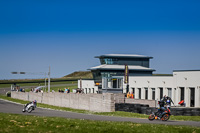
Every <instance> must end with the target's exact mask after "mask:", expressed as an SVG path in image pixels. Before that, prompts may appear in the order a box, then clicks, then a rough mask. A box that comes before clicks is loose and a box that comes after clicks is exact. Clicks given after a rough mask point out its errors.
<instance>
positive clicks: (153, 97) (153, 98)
mask: <svg viewBox="0 0 200 133" xmlns="http://www.w3.org/2000/svg"><path fill="white" fill-rule="evenodd" d="M155 96H156V95H155V88H152V100H155V99H156V97H155Z"/></svg>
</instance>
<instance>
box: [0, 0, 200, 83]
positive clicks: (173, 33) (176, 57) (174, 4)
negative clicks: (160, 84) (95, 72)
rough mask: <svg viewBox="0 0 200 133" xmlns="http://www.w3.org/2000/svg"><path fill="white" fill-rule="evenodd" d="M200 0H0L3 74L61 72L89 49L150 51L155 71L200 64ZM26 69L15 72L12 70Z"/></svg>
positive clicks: (84, 63) (75, 66)
mask: <svg viewBox="0 0 200 133" xmlns="http://www.w3.org/2000/svg"><path fill="white" fill-rule="evenodd" d="M199 7H200V1H199V0H190V1H188V0H167V1H160V0H151V1H149V0H95V1H94V0H17V1H16V0H6V1H5V0H0V79H22V78H43V77H44V76H45V75H44V73H47V72H48V71H49V66H50V68H51V77H52V78H60V77H63V76H65V75H67V74H70V73H72V72H74V71H86V70H87V69H89V68H91V67H94V66H98V65H100V62H99V60H98V59H97V58H94V56H98V55H103V54H140V55H147V56H152V57H153V59H151V60H150V67H151V68H153V69H155V70H156V71H155V72H154V73H159V74H172V72H173V70H197V69H198V70H200V60H199V57H200V52H199V51H200V8H199ZM13 71H15V72H26V74H25V75H20V74H17V75H13V74H11V72H13Z"/></svg>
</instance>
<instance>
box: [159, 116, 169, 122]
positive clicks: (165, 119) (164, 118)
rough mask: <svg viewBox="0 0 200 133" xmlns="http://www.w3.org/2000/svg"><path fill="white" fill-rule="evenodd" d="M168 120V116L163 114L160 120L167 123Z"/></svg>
mask: <svg viewBox="0 0 200 133" xmlns="http://www.w3.org/2000/svg"><path fill="white" fill-rule="evenodd" d="M168 119H169V114H164V115H163V117H162V118H161V120H162V121H167V120H168Z"/></svg>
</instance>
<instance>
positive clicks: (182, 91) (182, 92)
mask: <svg viewBox="0 0 200 133" xmlns="http://www.w3.org/2000/svg"><path fill="white" fill-rule="evenodd" d="M180 89H181V99H180V100H181V101H182V100H184V87H180Z"/></svg>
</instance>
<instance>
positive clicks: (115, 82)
mask: <svg viewBox="0 0 200 133" xmlns="http://www.w3.org/2000/svg"><path fill="white" fill-rule="evenodd" d="M112 80H113V88H117V79H112Z"/></svg>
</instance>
